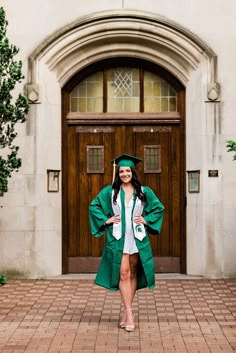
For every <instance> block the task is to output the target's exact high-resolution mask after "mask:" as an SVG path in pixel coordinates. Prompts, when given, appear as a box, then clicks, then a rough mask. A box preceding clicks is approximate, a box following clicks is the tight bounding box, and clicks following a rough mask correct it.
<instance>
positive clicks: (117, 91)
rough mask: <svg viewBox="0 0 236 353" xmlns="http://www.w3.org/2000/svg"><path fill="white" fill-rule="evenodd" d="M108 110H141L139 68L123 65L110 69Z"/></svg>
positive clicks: (128, 111) (127, 111) (123, 111)
mask: <svg viewBox="0 0 236 353" xmlns="http://www.w3.org/2000/svg"><path fill="white" fill-rule="evenodd" d="M107 86H108V97H107V111H108V112H117V113H119V112H121V113H130V112H139V109H140V108H139V102H140V82H139V70H138V69H137V68H128V67H121V68H119V67H118V68H115V69H110V70H108V82H107Z"/></svg>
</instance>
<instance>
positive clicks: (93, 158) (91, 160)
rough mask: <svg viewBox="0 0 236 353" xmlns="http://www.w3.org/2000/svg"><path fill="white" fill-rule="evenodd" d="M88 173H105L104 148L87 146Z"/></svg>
mask: <svg viewBox="0 0 236 353" xmlns="http://www.w3.org/2000/svg"><path fill="white" fill-rule="evenodd" d="M87 173H104V146H87Z"/></svg>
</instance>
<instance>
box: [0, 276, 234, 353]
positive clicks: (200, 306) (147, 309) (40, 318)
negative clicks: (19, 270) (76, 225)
mask: <svg viewBox="0 0 236 353" xmlns="http://www.w3.org/2000/svg"><path fill="white" fill-rule="evenodd" d="M235 294H236V280H206V279H197V280H195V279H194V280H193V279H184V280H182V279H163V278H161V279H159V280H158V281H157V286H156V288H155V290H153V291H150V290H147V289H144V290H141V291H139V292H138V294H137V296H136V298H135V303H134V312H135V320H136V325H137V326H136V329H135V331H134V332H131V333H128V332H126V331H124V330H122V329H119V328H118V322H119V316H120V310H121V304H120V295H119V292H109V291H107V290H105V289H103V288H100V287H97V286H95V285H93V281H92V280H91V279H88V280H86V279H79V280H76V279H75V280H74V279H72V280H71V279H58V280H11V281H9V282H8V283H7V284H6V285H5V286H2V287H0V352H1V353H23V352H28V353H36V352H37V353H68V352H71V353H93V352H96V353H104V352H109V353H128V352H129V353H132V352H135V353H136V352H137V353H144V352H145V353H176V352H178V353H198V352H199V353H218V352H220V353H231V352H235V351H236V321H235V317H236V296H235Z"/></svg>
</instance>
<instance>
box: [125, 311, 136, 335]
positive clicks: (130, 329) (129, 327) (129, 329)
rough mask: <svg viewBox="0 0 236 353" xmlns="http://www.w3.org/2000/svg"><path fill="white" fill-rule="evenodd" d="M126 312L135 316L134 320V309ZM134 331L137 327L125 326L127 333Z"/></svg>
mask: <svg viewBox="0 0 236 353" xmlns="http://www.w3.org/2000/svg"><path fill="white" fill-rule="evenodd" d="M126 311H127V312H129V313H130V314H131V315H132V316H133V320H134V315H133V313H132V309H127V310H126ZM134 329H135V325H134V324H133V325H126V326H125V331H127V332H133V331H134Z"/></svg>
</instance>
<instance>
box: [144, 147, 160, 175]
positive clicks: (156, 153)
mask: <svg viewBox="0 0 236 353" xmlns="http://www.w3.org/2000/svg"><path fill="white" fill-rule="evenodd" d="M160 172H161V146H160V145H145V146H144V173H160Z"/></svg>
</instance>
